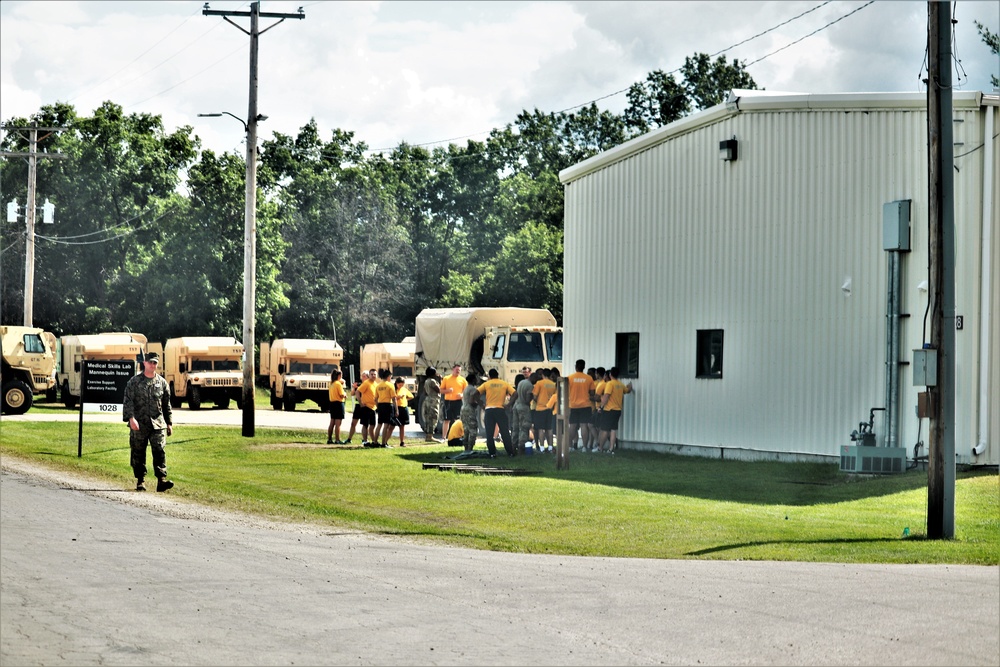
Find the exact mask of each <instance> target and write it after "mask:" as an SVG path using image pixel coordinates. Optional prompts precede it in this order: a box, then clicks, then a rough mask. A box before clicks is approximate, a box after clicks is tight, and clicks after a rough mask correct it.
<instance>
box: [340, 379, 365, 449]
mask: <svg viewBox="0 0 1000 667" xmlns="http://www.w3.org/2000/svg"><path fill="white" fill-rule="evenodd" d="M367 379H368V371H361V382H364V381H365V380H367ZM360 387H361V384H360V383H358V382H355V383H354V384H353V386H352V387H351V400H353V401H354V410H352V411H351V432H350V434H349V435H348V436H347V440H344V441H343V442H342V443H341V444H342V445H349V444H351V441H352V440H354V432H355V431H357V430H358V422H360V421H361V412H362V406H361V400H360V399H358V388H360ZM364 428H365V427H364V425H362V426H361V430H362V433H363V432H364ZM361 437H362V439H364V435H362V436H361Z"/></svg>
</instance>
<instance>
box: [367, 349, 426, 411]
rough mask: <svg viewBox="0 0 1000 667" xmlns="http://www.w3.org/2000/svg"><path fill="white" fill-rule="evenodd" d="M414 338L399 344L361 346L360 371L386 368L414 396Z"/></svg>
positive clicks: (415, 391) (415, 389)
mask: <svg viewBox="0 0 1000 667" xmlns="http://www.w3.org/2000/svg"><path fill="white" fill-rule="evenodd" d="M415 351H416V337H415V336H407V337H406V338H404V339H403V341H402V342H400V343H369V344H368V345H363V346H361V370H362V371H367V370H369V369H372V368H375V369H377V370H381V369H383V368H387V369H389V370H390V371H391V372H392V376H393V377H394V378H397V377H401V378H403V382H404V384H405V386H406V388H407V389H409V390H410V392H411V393H413V395H414V396H416V393H417V381H416V376H415V374H414V372H413V367H414V366H413V357H414V352H415Z"/></svg>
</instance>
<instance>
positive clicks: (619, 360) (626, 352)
mask: <svg viewBox="0 0 1000 667" xmlns="http://www.w3.org/2000/svg"><path fill="white" fill-rule="evenodd" d="M615 366H617V367H618V377H619V378H637V377H639V334H638V333H637V332H632V333H618V334H615Z"/></svg>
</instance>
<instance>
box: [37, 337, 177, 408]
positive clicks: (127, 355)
mask: <svg viewBox="0 0 1000 667" xmlns="http://www.w3.org/2000/svg"><path fill="white" fill-rule="evenodd" d="M162 347H163V346H162V345H160V344H159V343H148V344H147V341H146V336H144V335H143V334H139V333H129V332H106V333H99V334H81V335H74V336H63V337H62V338H60V339H59V345H58V350H57V352H56V383H57V384H58V385H59V390H60V394H61V395H62V402H63V405H65V406H66V407H67V408H72V407H75V406H76V404H77V403H78V402H79V401H80V383H81V381H82V378H83V375H82V369H83V366H82V362H83V361H84V360H87V361H93V360H102V361H105V360H119V361H122V360H125V361H132V362H133V363H134V364H135V365H136V366H135V368H136V373H138V372H139V370H140V369H139V361H138V360H139V358H140V357H141V356H142V355H145V354H146V352H157V353H160V352H162V351H163V350H162Z"/></svg>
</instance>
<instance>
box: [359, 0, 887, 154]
mask: <svg viewBox="0 0 1000 667" xmlns="http://www.w3.org/2000/svg"><path fill="white" fill-rule="evenodd" d="M830 2H831V0H826V1H825V2H822V3H820V4H818V5H816V6H815V7H812V8H811V9H808V10H806V11H804V12H802V13H801V14H798V15H796V16H793V17H792V18H790V19H787V20H785V21H782V22H781V23H779V24H777V25H774V26H772V27H770V28H768V29H767V30H763V31H761V32H759V33H757V34H756V35H753V36H752V37H748V38H746V39H744V40H741V41H739V42H737V43H735V44H732V45H730V46H727V47H726V48H724V49H721V50H719V51H716V52H715V53H713V54H711V55H710V56H709V57H710V58H714V57H716V56H719V55H721V54H723V53H726V52H728V51H731V50H733V49H735V48H736V47H738V46H742V45H743V44H746V43H748V42H751V41H753V40H755V39H757V38H758V37H762V36H764V35H766V34H768V33H770V32H773V31H775V30H777V29H778V28H780V27H782V26H785V25H787V24H789V23H791V22H792V21H795V20H797V19H800V18H802V17H803V16H806V15H807V14H810V13H812V12H814V11H816V10H818V9H821V8H822V7H824V6H826V5H828V4H830ZM874 2H875V0H869V2H868V3H866V4H864V5H862V6H861V7H858V8H857V9H855V10H853V11H851V12H849V13H847V14H845V15H844V16H841V17H840V18H838V19H836V20H834V21H831V22H830V23H827V24H826V25H824V26H823V27H821V28H818V29H817V30H814V31H813V32H811V33H809V34H808V35H806V36H805V37H801V38H799V39H798V40H796V41H794V42H791V43H789V44H786V45H785V46H783V47H781V48H780V49H777V50H775V51H772V52H771V53H769V54H767V55H765V56H762V57H760V58H758V59H756V60H754V61H753V62H751V63H749V64H744V67H749V66H750V65H753V64H756V63H758V62H760V61H761V60H764V59H765V58H769V57H770V56H773V55H774V54H775V53H778V52H780V51H783V50H785V49H787V48H788V47H789V46H792V45H793V44H797V43H798V42H801V41H802V40H804V39H806V38H808V37H811V36H813V35H815V34H816V33H818V32H821V31H823V30H826V29H827V28H829V27H830V26H832V25H833V24H835V23H838V22H839V21H842V20H844V19H845V18H847V17H848V16H850V15H851V14H855V13H857V12H859V11H861V10H862V9H864V8H865V7H867V6H868V5H871V4H873V3H874ZM681 69H682V68H681V67H677V68H675V69H672V70H670V71H669V72H667V73H666V74H668V75H672V74H677V73H678V72H680V71H681ZM632 85H634V84H629V85H628V86H627V87H625V88H622V89H620V90H616V91H614V92H611V93H608V94H607V95H602V96H600V97H596V98H594V99H592V100H589V101H587V102H582V103H580V104H576V105H573V106H570V107H566V108H565V109H560V110H559V111H556V112H555V113H556V114H561V113H566V112H568V111H573V110H575V109H580V108H582V107H585V106H589V105H591V104H595V103H597V102H600V101H602V100H606V99H608V98H610V97H615V96H616V95H620V94H622V93H624V92H627V91H628V90H629V89H630V88H631V87H632ZM491 131H492V129H491V130H485V131H481V132H476V133H473V134H467V135H464V136H461V137H453V138H452V139H439V140H437V141H427V142H423V143H419V144H410V145H411V146H418V147H424V146H433V145H435V144H442V143H449V142H452V141H458V140H461V139H471V138H473V137H478V136H482V135H484V134H489V133H490V132H491ZM393 148H394V147H388V148H372V149H369V150H368V151H365V152H370V153H378V152H382V151H387V150H392V149H393Z"/></svg>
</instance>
